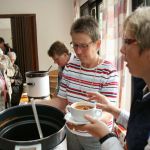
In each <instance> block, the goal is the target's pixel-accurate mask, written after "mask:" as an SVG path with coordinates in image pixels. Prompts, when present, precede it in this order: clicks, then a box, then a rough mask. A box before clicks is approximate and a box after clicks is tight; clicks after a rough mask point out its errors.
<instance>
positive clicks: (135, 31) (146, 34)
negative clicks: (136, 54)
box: [124, 7, 150, 53]
mask: <svg viewBox="0 0 150 150" xmlns="http://www.w3.org/2000/svg"><path fill="white" fill-rule="evenodd" d="M149 14H150V7H139V8H137V9H136V10H135V11H134V12H133V13H132V14H131V15H130V16H128V17H127V19H126V20H125V22H124V30H126V29H127V30H128V31H129V32H130V33H131V34H132V35H133V36H134V37H135V39H136V40H137V42H138V44H139V46H140V48H141V53H142V51H143V50H144V49H149V48H150V16H149Z"/></svg>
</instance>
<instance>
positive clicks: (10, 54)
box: [7, 52, 17, 60]
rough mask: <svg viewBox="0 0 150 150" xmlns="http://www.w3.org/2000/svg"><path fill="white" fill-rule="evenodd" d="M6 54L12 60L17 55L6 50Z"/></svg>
mask: <svg viewBox="0 0 150 150" xmlns="http://www.w3.org/2000/svg"><path fill="white" fill-rule="evenodd" d="M7 55H8V57H9V58H13V59H14V60H16V57H17V56H16V53H15V52H8V53H7Z"/></svg>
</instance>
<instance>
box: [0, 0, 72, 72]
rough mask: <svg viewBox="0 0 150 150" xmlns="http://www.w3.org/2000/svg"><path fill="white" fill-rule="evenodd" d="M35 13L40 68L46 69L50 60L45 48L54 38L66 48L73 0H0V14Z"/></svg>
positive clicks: (69, 39)
mask: <svg viewBox="0 0 150 150" xmlns="http://www.w3.org/2000/svg"><path fill="white" fill-rule="evenodd" d="M24 13H25V14H27V13H30V14H32V13H34V14H36V23H37V43H38V57H39V68H40V70H45V69H48V68H49V66H50V64H51V63H52V60H51V61H50V58H49V57H48V55H47V50H48V48H49V47H50V45H51V44H52V42H54V41H56V40H60V41H62V42H64V43H65V44H66V45H67V46H68V48H70V47H69V43H70V41H71V37H70V34H69V32H70V26H71V24H72V22H73V16H74V14H73V0H1V5H0V14H24Z"/></svg>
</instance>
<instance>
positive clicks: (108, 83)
mask: <svg viewBox="0 0 150 150" xmlns="http://www.w3.org/2000/svg"><path fill="white" fill-rule="evenodd" d="M86 91H93V92H100V93H101V94H103V95H105V96H107V97H109V98H110V101H111V102H112V103H116V98H117V94H118V74H117V71H116V69H115V67H114V66H113V65H112V64H111V63H110V62H108V61H106V60H104V61H103V62H102V63H101V64H99V65H98V66H96V67H95V68H84V67H82V66H81V65H80V61H79V59H77V58H75V59H74V61H72V62H71V63H69V64H68V65H67V66H66V67H65V69H64V72H63V80H62V82H61V85H60V90H59V93H58V96H59V97H61V98H64V99H67V100H68V102H70V103H74V102H77V101H81V100H84V99H86V98H87V97H86Z"/></svg>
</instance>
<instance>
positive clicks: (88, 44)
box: [70, 41, 93, 49]
mask: <svg viewBox="0 0 150 150" xmlns="http://www.w3.org/2000/svg"><path fill="white" fill-rule="evenodd" d="M92 43H93V41H91V42H89V43H87V44H75V43H73V42H70V46H71V47H72V48H73V49H78V48H80V49H87V48H88V47H89V46H90V44H92Z"/></svg>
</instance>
